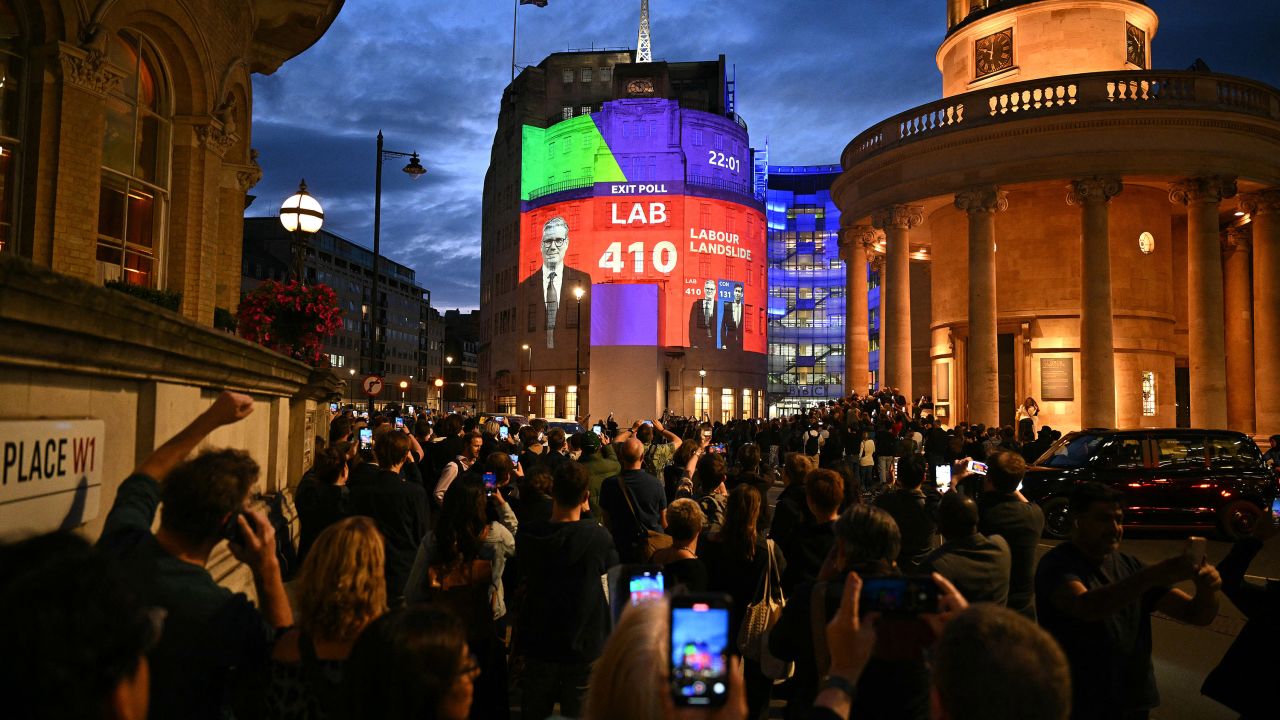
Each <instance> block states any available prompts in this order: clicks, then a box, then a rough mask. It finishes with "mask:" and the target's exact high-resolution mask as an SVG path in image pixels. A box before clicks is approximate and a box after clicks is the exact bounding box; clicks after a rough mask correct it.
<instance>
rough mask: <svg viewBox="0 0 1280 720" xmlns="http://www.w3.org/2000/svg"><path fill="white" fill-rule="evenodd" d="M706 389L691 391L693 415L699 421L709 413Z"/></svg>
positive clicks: (700, 388)
mask: <svg viewBox="0 0 1280 720" xmlns="http://www.w3.org/2000/svg"><path fill="white" fill-rule="evenodd" d="M707 400H708V395H707V389H706V388H704V387H699V388H694V390H693V414H694V415H695V416H697V418H698V419H699V420H701V419H703V418H705V417H706V416H707V414H708V413H709V412H710V409H709V408H708V402H707Z"/></svg>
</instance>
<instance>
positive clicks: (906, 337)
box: [871, 205, 924, 399]
mask: <svg viewBox="0 0 1280 720" xmlns="http://www.w3.org/2000/svg"><path fill="white" fill-rule="evenodd" d="M923 221H924V208H923V207H921V206H919V205H890V206H889V207H887V208H885V209H883V210H880V211H878V212H876V213H875V214H874V215H873V216H872V218H871V223H872V224H873V225H874V226H876V227H877V228H880V229H882V230H884V234H885V256H886V257H885V277H884V278H883V279H882V280H881V282H880V307H881V308H883V311H884V315H883V317H884V319H885V321H886V323H887V324H888V326H887V327H886V328H885V332H884V340H885V345H881V346H880V358H881V363H880V365H881V374H880V378H881V382H880V384H881V385H882V386H886V387H890V388H897V389H898V393H899V394H900V395H902V396H903V397H906V398H908V399H910V398H911V397H912V393H911V232H910V231H911V228H913V227H915V226H917V225H919V224H920V223H921V222H923ZM886 345H887V347H886Z"/></svg>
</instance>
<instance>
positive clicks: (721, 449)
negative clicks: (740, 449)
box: [711, 443, 724, 455]
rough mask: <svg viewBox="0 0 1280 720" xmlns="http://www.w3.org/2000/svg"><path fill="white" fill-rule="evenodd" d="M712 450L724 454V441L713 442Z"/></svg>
mask: <svg viewBox="0 0 1280 720" xmlns="http://www.w3.org/2000/svg"><path fill="white" fill-rule="evenodd" d="M711 452H716V453H720V454H721V455H723V454H724V443H712V444H711Z"/></svg>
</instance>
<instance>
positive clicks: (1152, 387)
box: [1142, 370, 1156, 417]
mask: <svg viewBox="0 0 1280 720" xmlns="http://www.w3.org/2000/svg"><path fill="white" fill-rule="evenodd" d="M1155 414H1156V374H1155V373H1153V372H1151V371H1150V370H1143V371H1142V415H1143V416H1144V417H1151V416H1153V415H1155Z"/></svg>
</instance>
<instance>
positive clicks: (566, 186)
mask: <svg viewBox="0 0 1280 720" xmlns="http://www.w3.org/2000/svg"><path fill="white" fill-rule="evenodd" d="M593 184H595V180H594V178H592V177H591V176H586V177H576V178H569V179H568V180H561V181H560V182H558V183H551V184H550V185H543V186H542V187H540V188H535V189H533V190H530V191H529V199H530V200H537V199H538V198H540V197H543V196H545V195H550V194H552V193H558V192H562V191H565V190H577V189H578V188H584V187H591V186H592V185H593Z"/></svg>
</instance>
